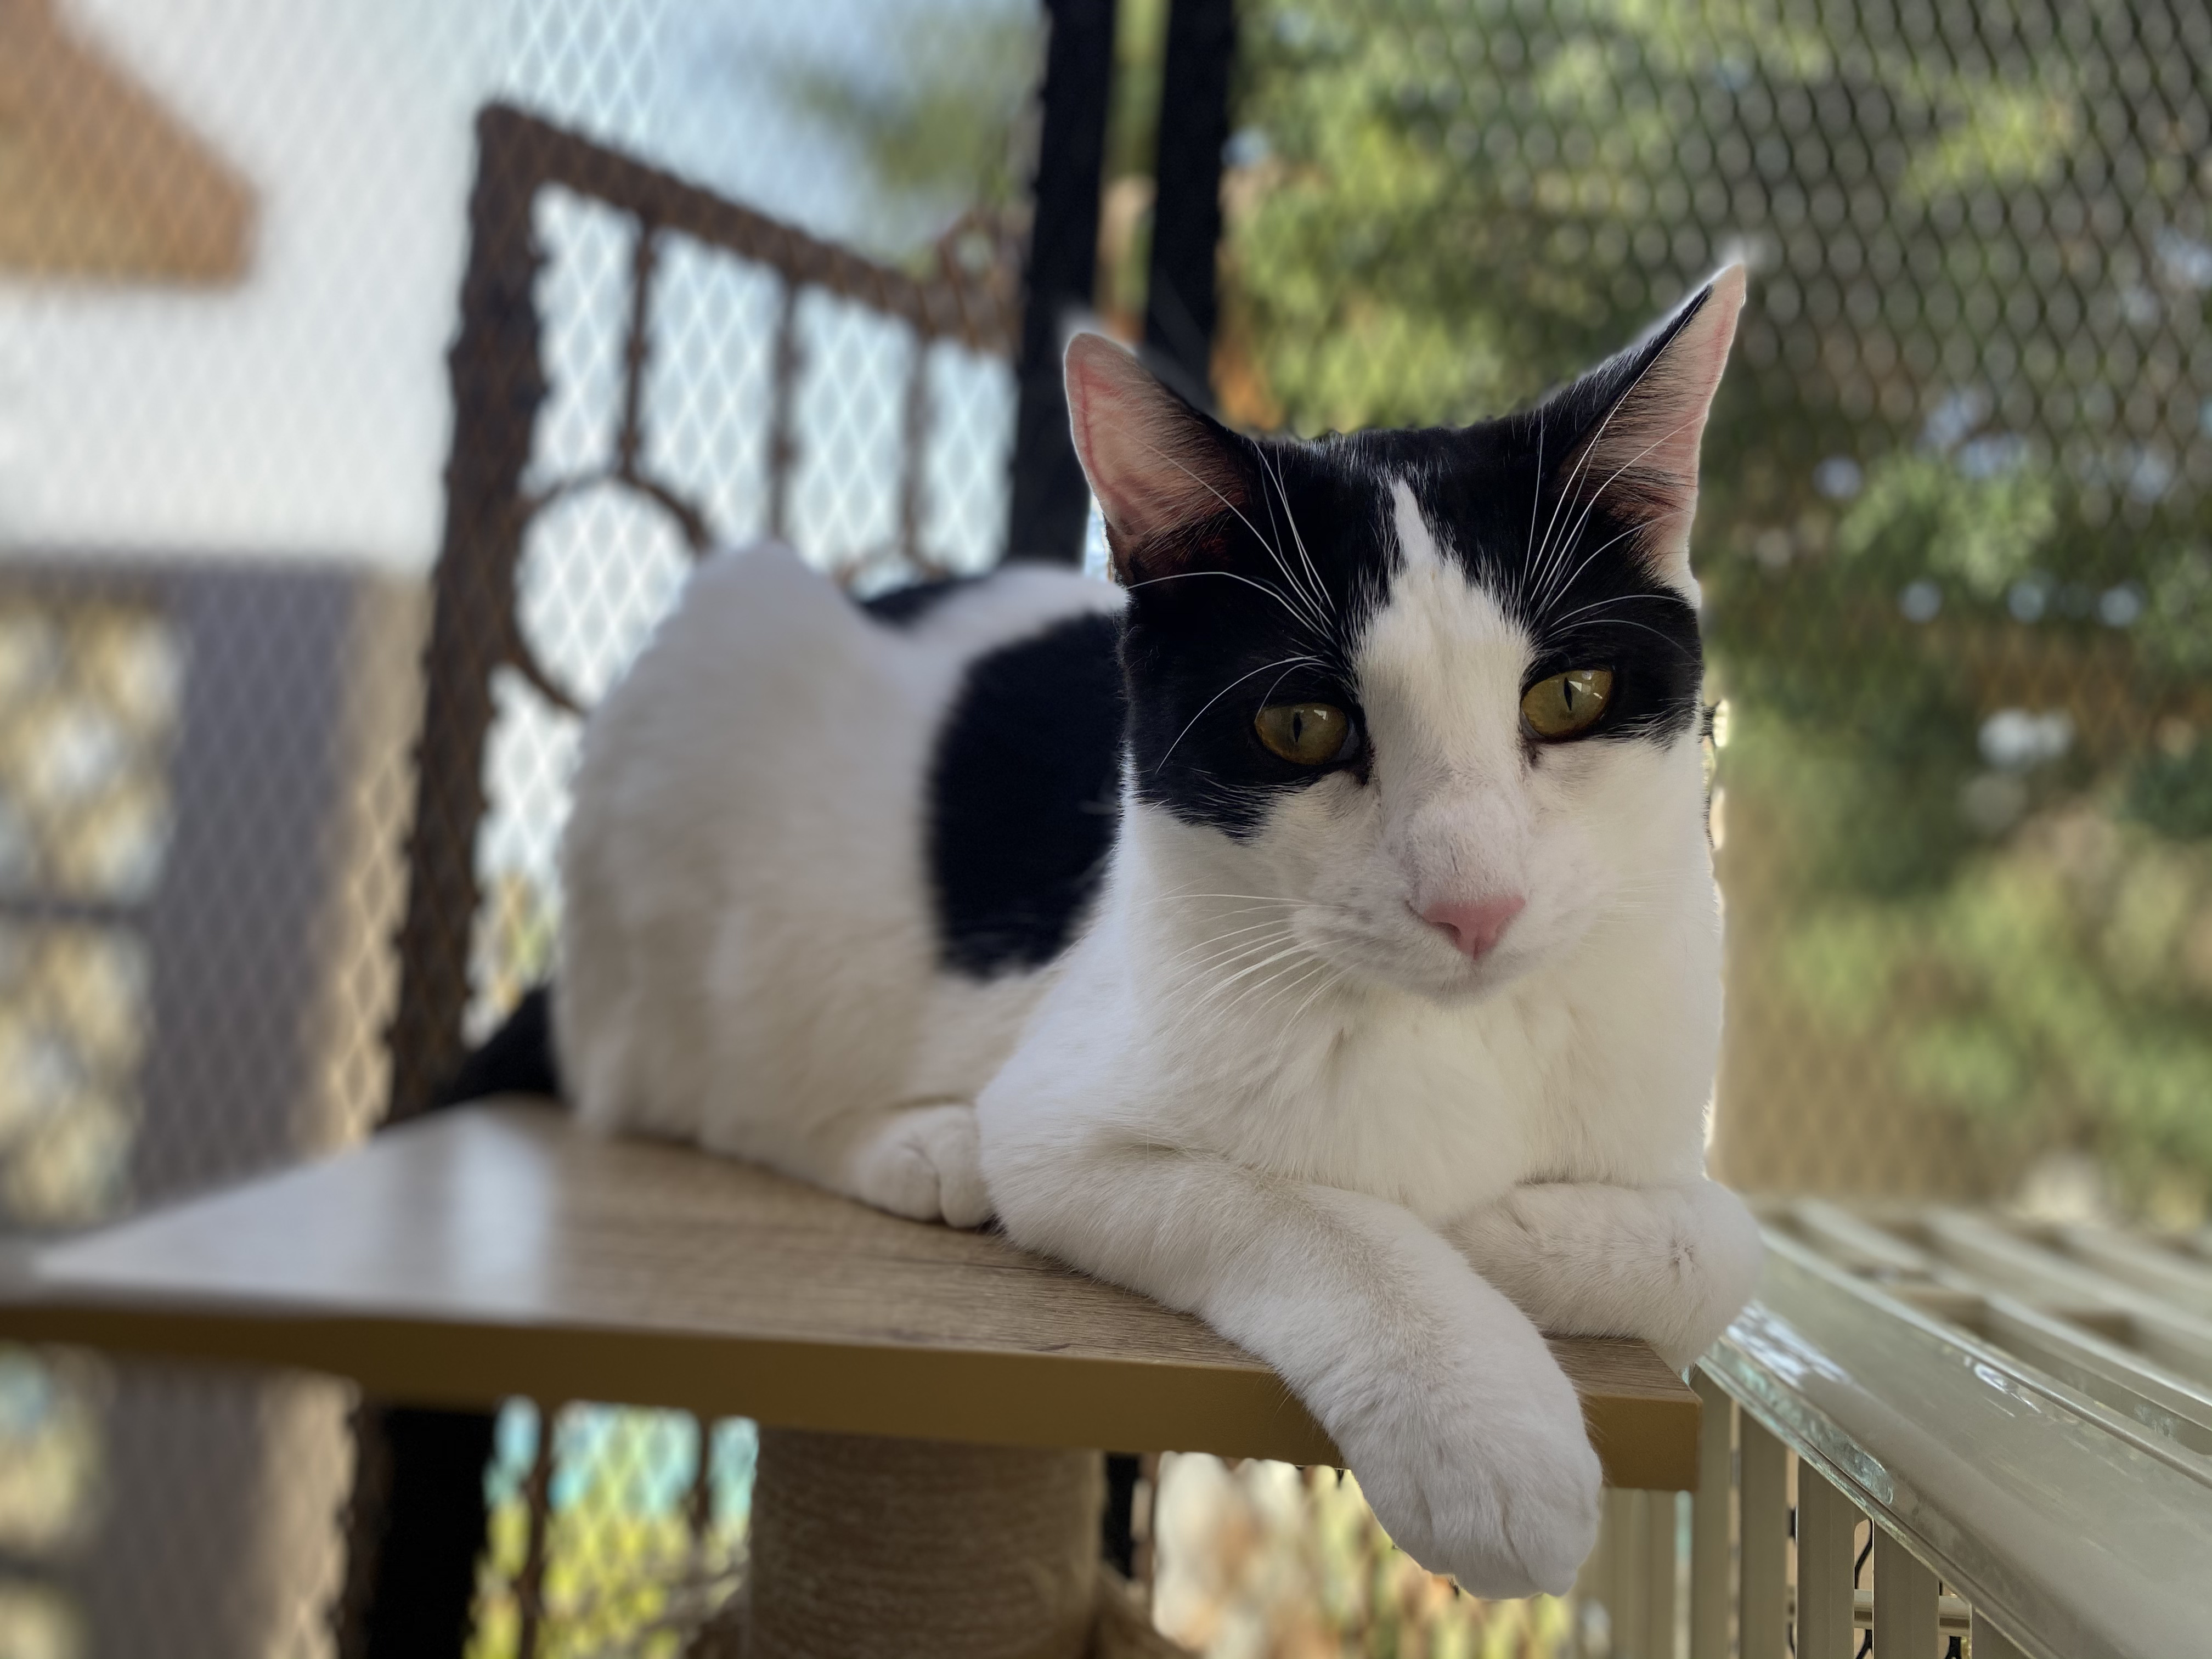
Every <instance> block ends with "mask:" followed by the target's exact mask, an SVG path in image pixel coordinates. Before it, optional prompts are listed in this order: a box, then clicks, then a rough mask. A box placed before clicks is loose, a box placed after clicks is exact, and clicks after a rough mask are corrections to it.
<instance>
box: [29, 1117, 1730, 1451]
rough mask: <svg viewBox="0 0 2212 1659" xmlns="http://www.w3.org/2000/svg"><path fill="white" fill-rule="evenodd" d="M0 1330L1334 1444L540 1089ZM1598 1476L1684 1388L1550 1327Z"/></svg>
mask: <svg viewBox="0 0 2212 1659" xmlns="http://www.w3.org/2000/svg"><path fill="white" fill-rule="evenodd" d="M0 1338H6V1339H10V1340H21V1341H52V1342H64V1343H70V1344H77V1345H82V1346H91V1347H96V1348H105V1349H112V1350H121V1351H128V1352H147V1353H158V1354H162V1355H167V1356H171V1357H177V1358H192V1359H201V1360H210V1361H220V1362H226V1363H232V1364H252V1365H263V1366H277V1367H287V1368H294V1369H301V1370H314V1371H324V1372H330V1373H334V1374H336V1375H338V1376H345V1377H349V1378H352V1379H353V1380H354V1381H356V1382H357V1383H360V1384H361V1385H362V1387H363V1388H364V1389H368V1390H369V1391H371V1392H372V1393H374V1394H375V1395H381V1396H383V1397H385V1398H387V1399H392V1400H398V1401H411V1402H416V1403H421V1404H435V1405H490V1404H492V1403H495V1402H496V1401H500V1400H501V1399H503V1398H506V1397H507V1396H510V1395H528V1396H531V1397H532V1398H535V1399H538V1400H540V1401H562V1400H593V1401H611V1402H618V1403H623V1404H628V1405H639V1406H664V1407H679V1408H683V1409H687V1410H690V1411H695V1412H698V1413H702V1414H706V1415H710V1416H719V1415H731V1416H745V1417H751V1418H755V1419H759V1420H760V1421H761V1422H763V1424H767V1425H775V1426H778V1427H784V1428H793V1429H805V1430H817V1431H838V1432H846V1433H862V1434H872V1435H891V1436H902V1437H909V1438H915V1439H922V1440H934V1441H959V1442H967V1443H976V1444H983V1445H997V1446H1023V1447H1106V1448H1109V1449H1115V1450H1121V1451H1148V1450H1183V1451H1212V1452H1217V1453H1219V1454H1221V1455H1225V1456H1231V1457H1235V1456H1244V1457H1272V1458H1280V1459H1284V1460H1285V1461H1288V1462H1299V1463H1328V1462H1335V1461H1337V1454H1336V1450H1335V1449H1334V1447H1333V1446H1332V1445H1331V1444H1330V1443H1329V1440H1328V1437H1327V1436H1326V1435H1325V1434H1324V1433H1322V1431H1321V1429H1320V1428H1319V1427H1318V1426H1317V1425H1316V1424H1315V1422H1314V1421H1313V1419H1311V1418H1310V1417H1309V1416H1308V1415H1307V1414H1306V1413H1305V1412H1304V1409H1303V1408H1302V1407H1300V1406H1299V1405H1298V1404H1297V1401H1295V1400H1293V1399H1292V1398H1291V1395H1290V1394H1289V1392H1288V1391H1287V1390H1286V1389H1285V1388H1284V1386H1283V1385H1282V1383H1280V1381H1279V1380H1278V1379H1277V1378H1276V1376H1274V1374H1273V1372H1272V1371H1270V1370H1268V1369H1267V1367H1266V1366H1264V1365H1262V1364H1260V1363H1259V1362H1258V1361H1257V1360H1255V1359H1254V1358H1252V1357H1251V1356H1249V1354H1247V1353H1245V1352H1243V1351H1242V1350H1241V1349H1238V1348H1237V1347H1236V1346H1233V1345H1231V1344H1230V1343H1228V1342H1225V1341H1224V1340H1221V1339H1220V1338H1219V1337H1218V1336H1215V1335H1214V1334H1212V1332H1211V1331H1209V1330H1207V1329H1206V1328H1205V1327H1204V1326H1203V1325H1202V1324H1200V1322H1198V1321H1197V1320H1195V1319H1193V1318H1191V1317H1189V1316H1186V1315H1183V1314H1179V1313H1174V1312H1171V1311H1170V1310H1167V1309H1165V1308H1163V1307H1160V1306H1159V1305H1158V1304H1154V1303H1152V1302H1149V1301H1147V1300H1146V1299H1145V1298H1143V1297H1138V1296H1133V1295H1131V1294H1130V1293H1128V1292H1127V1291H1121V1290H1117V1289H1115V1288H1114V1287H1113V1286H1110V1285H1103V1284H1100V1283H1098V1282H1097V1281H1096V1280H1094V1279H1088V1278H1085V1277H1084V1276H1083V1275H1081V1274H1079V1273H1073V1272H1070V1271H1069V1270H1067V1269H1066V1268H1063V1267H1059V1266H1057V1265H1055V1264H1054V1263H1052V1262H1049V1261H1043V1260H1042V1259H1040V1258H1038V1257H1036V1256H1032V1255H1026V1254H1024V1253H1023V1252H1021V1251H1019V1250H1017V1249H1013V1248H1012V1246H1010V1245H1008V1244H1007V1243H1006V1242H1005V1241H1004V1240H1003V1239H1001V1238H1000V1237H995V1236H994V1235H990V1234H980V1233H964V1232H957V1231H952V1230H951V1229H949V1228H945V1227H939V1226H925V1225H918V1224H915V1223H913V1222H907V1221H901V1220H899V1219H897V1218H894V1217H891V1216H887V1215H882V1214H878V1213H877V1212H873V1211H871V1210H867V1209H865V1208H862V1207H861V1206H859V1205H856V1204H852V1203H848V1202H847V1201H846V1200H842V1199H838V1198H835V1197H832V1196H830V1195H829V1194H824V1193H822V1192H818V1191H817V1190H815V1189H813V1188H809V1187H805V1186H803V1185H800V1184H799V1183H797V1182H791V1181H787V1180H785V1179H783V1178H781V1177H780V1176H774V1175H771V1174H769V1173H767V1172H766V1171H764V1170H758V1169H755V1168H752V1167H750V1166H748V1165H745V1164H738V1163H735V1162H732V1161H729V1160H726V1159H721V1158H707V1157H702V1156H701V1155H699V1154H698V1153H696V1152H690V1151H687V1150H684V1149H680V1148H678V1147H673V1146H657V1145H651V1144H647V1143H643V1142H637V1141H612V1142H610V1141H603V1140H599V1139H593V1138H592V1137H589V1136H586V1135H584V1134H581V1133H578V1132H577V1131H576V1130H575V1129H574V1127H573V1126H572V1125H571V1124H570V1123H569V1121H568V1119H567V1118H566V1117H565V1115H562V1114H560V1113H557V1112H554V1111H550V1110H548V1109H544V1107H542V1106H538V1105H532V1104H525V1103H486V1104H480V1105H477V1106H472V1107H469V1108H465V1109H460V1110H457V1111H453V1112H448V1113H442V1114H440V1115H435V1116H433V1117H429V1118H425V1119H422V1120H420V1121H416V1122H415V1123H413V1124H410V1125H409V1126H407V1127H404V1128H401V1129H398V1130H396V1131H394V1132H392V1133H387V1134H384V1135H380V1136H378V1137H377V1138H376V1139H374V1140H372V1141H370V1142H369V1143H368V1144H367V1145H366V1146H362V1147H361V1148H359V1149H357V1150H356V1151H353V1152H347V1153H344V1154H343V1155H341V1156H338V1157H336V1158H330V1159H327V1160H325V1161H324V1162H321V1163H317V1164H309V1165H307V1166H304V1167H302V1168H300V1169H296V1170H290V1171H288V1172H286V1173H283V1174H281V1175H277V1176H270V1177H268V1178H265V1179H262V1180H258V1181H255V1182H249V1183H247V1184H246V1185H244V1186H241V1187H238V1188H233V1189H231V1190H229V1191H227V1192H221V1193H216V1194H213V1195H211V1196H208V1197H204V1198H201V1199H197V1200H193V1201H191V1202H189V1203H185V1204H182V1205H179V1206H176V1207H173V1208H171V1209H167V1210H164V1211H161V1212H156V1213H154V1214H151V1215H149V1216H147V1217H145V1218H142V1219H139V1220H137V1221H133V1222H131V1223H129V1224H127V1225H122V1226H118V1227H115V1228H112V1229H109V1230H107V1231H103V1232H99V1233H95V1234H92V1235H89V1236H88V1237H82V1238H80V1239H76V1240H74V1241H71V1242H68V1243H59V1244H56V1245H52V1246H50V1247H48V1248H46V1249H41V1250H39V1251H37V1252H35V1253H33V1255H31V1256H30V1257H29V1258H28V1260H27V1262H26V1263H25V1264H24V1266H23V1267H22V1268H21V1272H20V1273H18V1274H16V1275H14V1276H11V1282H9V1283H8V1284H7V1285H5V1286H4V1289H0ZM1552 1346H1553V1352H1554V1353H1556V1354H1557V1356H1558V1358H1559V1363H1560V1364H1561V1366H1562V1367H1563V1368H1564V1369H1565V1371H1566V1373H1567V1375H1568V1376H1569V1377H1570V1378H1571V1379H1572V1380H1573V1382H1574V1384H1575V1386H1576V1388H1577V1389H1578V1390H1579V1391H1580V1393H1581V1395H1582V1400H1583V1409H1584V1412H1585V1413H1586V1415H1587V1417H1588V1419H1589V1425H1590V1428H1591V1432H1592V1436H1593V1437H1594V1439H1595V1443H1596V1445H1597V1447H1598V1450H1599V1453H1600V1455H1601V1459H1602V1460H1603V1462H1604V1466H1605V1472H1606V1477H1607V1480H1608V1481H1610V1482H1611V1483H1612V1484H1613V1485H1615V1486H1640V1487H1650V1488H1656V1489H1661V1490H1683V1489H1686V1488H1690V1487H1693V1486H1695V1485H1696V1484H1697V1445H1698V1411H1699V1407H1698V1399H1697V1396H1696V1395H1695V1394H1693V1393H1692V1391H1691V1390H1690V1389H1687V1388H1686V1387H1685V1386H1684V1385H1683V1384H1682V1383H1681V1382H1680V1380H1679V1379H1678V1378H1677V1377H1675V1376H1674V1375H1673V1374H1672V1373H1671V1372H1669V1371H1668V1370H1667V1369H1666V1367H1665V1365H1664V1364H1662V1363H1661V1361H1660V1360H1659V1359H1658V1358H1657V1357H1656V1355H1654V1354H1653V1353H1652V1352H1650V1350H1649V1349H1648V1348H1646V1347H1644V1346H1643V1345H1642V1344H1640V1343H1635V1342H1626V1341H1609V1340H1595V1339H1579V1338H1568V1339H1556V1340H1553V1344H1552Z"/></svg>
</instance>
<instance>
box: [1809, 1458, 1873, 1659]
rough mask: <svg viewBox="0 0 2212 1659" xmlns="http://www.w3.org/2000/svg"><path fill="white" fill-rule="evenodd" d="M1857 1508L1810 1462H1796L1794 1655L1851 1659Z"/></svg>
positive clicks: (1855, 1647)
mask: <svg viewBox="0 0 2212 1659" xmlns="http://www.w3.org/2000/svg"><path fill="white" fill-rule="evenodd" d="M1858 1521H1859V1512H1858V1509H1857V1505H1855V1504H1852V1502H1851V1500H1850V1498H1846V1497H1844V1495H1843V1493H1842V1492H1838V1491H1837V1490H1836V1488H1835V1486H1833V1485H1832V1483H1831V1482H1830V1481H1829V1480H1828V1479H1827V1477H1826V1476H1825V1475H1823V1474H1820V1471H1819V1470H1817V1469H1815V1468H1814V1467H1813V1466H1812V1465H1811V1464H1809V1463H1807V1462H1802V1461H1801V1462H1799V1463H1798V1465H1797V1659H1853V1655H1854V1654H1856V1652H1857V1648H1858V1644H1857V1641H1856V1640H1855V1639H1854V1634H1853V1630H1852V1624H1851V1553H1852V1545H1853V1543H1854V1541H1855V1540H1854V1538H1853V1536H1852V1534H1854V1532H1855V1531H1856V1530H1857V1527H1858Z"/></svg>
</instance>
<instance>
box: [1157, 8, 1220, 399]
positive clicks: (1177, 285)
mask: <svg viewBox="0 0 2212 1659" xmlns="http://www.w3.org/2000/svg"><path fill="white" fill-rule="evenodd" d="M1236 57H1237V7H1236V0H1175V3H1174V7H1173V9H1171V10H1170V12H1169V13H1168V38H1167V53H1166V58H1165V61H1164V63H1163V64H1162V65H1161V69H1160V127H1159V149H1158V155H1159V160H1158V163H1157V164H1156V165H1155V167H1154V168H1153V171H1154V173H1155V175H1156V177H1157V178H1158V193H1157V194H1156V195H1155V196H1154V197H1153V198H1152V270H1151V274H1150V276H1149V277H1148V278H1147V280H1146V288H1145V343H1146V346H1148V347H1149V348H1151V350H1152V354H1153V355H1154V356H1155V357H1156V358H1157V360H1158V364H1159V366H1160V367H1161V368H1164V369H1165V370H1166V371H1168V373H1169V374H1170V376H1171V377H1173V376H1177V375H1179V376H1180V378H1181V384H1179V385H1178V386H1177V387H1176V390H1178V391H1180V392H1182V393H1183V394H1184V395H1185V396H1187V397H1192V398H1205V399H1208V400H1209V401H1210V398H1209V392H1210V388H1211V386H1212V356H1213V325H1214V322H1215V320H1216V318H1217V316H1218V309H1219V308H1218V303H1217V299H1216V295H1215V291H1214V251H1215V249H1216V248H1217V247H1218V246H1219V244H1220V241H1221V152H1222V149H1223V148H1224V146H1225V145H1226V144H1227V143H1228V142H1229V75H1230V70H1231V66H1232V65H1233V64H1234V63H1235V61H1236Z"/></svg>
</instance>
